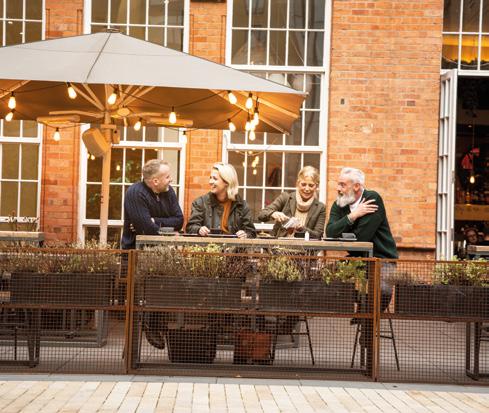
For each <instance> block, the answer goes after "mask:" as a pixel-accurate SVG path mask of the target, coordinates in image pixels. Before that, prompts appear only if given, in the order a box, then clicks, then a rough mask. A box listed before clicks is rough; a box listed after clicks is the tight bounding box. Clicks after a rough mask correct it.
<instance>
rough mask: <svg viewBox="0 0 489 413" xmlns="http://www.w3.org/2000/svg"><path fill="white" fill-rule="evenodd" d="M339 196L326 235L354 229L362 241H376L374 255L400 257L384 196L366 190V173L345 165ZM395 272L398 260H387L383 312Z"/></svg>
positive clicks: (383, 290) (339, 235) (378, 256)
mask: <svg viewBox="0 0 489 413" xmlns="http://www.w3.org/2000/svg"><path fill="white" fill-rule="evenodd" d="M337 191H338V196H337V198H336V201H335V202H334V203H333V205H332V207H331V211H330V214H329V221H328V224H327V225H326V235H327V236H328V237H332V238H338V237H341V234H342V233H344V232H353V233H354V234H355V235H356V237H357V240H358V241H364V242H372V243H373V255H374V257H377V258H389V259H397V258H398V257H399V255H398V253H397V247H396V242H395V241H394V238H393V237H392V234H391V230H390V227H389V222H388V221H387V215H386V212H385V207H384V202H383V201H382V198H381V196H380V195H379V194H378V193H377V192H375V191H371V190H367V189H365V174H364V173H363V172H362V171H361V170H359V169H355V168H343V169H342V170H341V172H340V176H339V178H338V186H337ZM394 272H395V263H389V262H387V263H383V265H382V267H381V289H382V295H381V297H382V298H381V311H384V310H385V309H386V308H387V306H388V305H389V302H390V299H391V295H392V288H391V286H390V285H389V283H388V282H387V281H388V278H389V276H390V275H393V274H394Z"/></svg>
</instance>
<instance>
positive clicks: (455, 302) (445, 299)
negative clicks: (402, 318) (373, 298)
mask: <svg viewBox="0 0 489 413" xmlns="http://www.w3.org/2000/svg"><path fill="white" fill-rule="evenodd" d="M395 312H396V313H398V314H406V315H424V316H438V317H489V288H485V287H469V286H455V285H396V301H395Z"/></svg>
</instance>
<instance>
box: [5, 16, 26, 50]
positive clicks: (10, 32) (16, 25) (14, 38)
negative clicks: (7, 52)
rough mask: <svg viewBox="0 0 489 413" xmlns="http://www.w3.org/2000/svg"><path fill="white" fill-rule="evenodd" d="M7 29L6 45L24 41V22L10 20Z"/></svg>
mask: <svg viewBox="0 0 489 413" xmlns="http://www.w3.org/2000/svg"><path fill="white" fill-rule="evenodd" d="M5 29H6V33H5V46H10V45H12V44H19V43H22V22H19V21H8V22H7V23H6V25H5Z"/></svg>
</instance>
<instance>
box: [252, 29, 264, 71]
mask: <svg viewBox="0 0 489 413" xmlns="http://www.w3.org/2000/svg"><path fill="white" fill-rule="evenodd" d="M266 59H267V32H266V31H264V30H252V31H251V45H250V64H251V65H264V64H266V62H267V61H266Z"/></svg>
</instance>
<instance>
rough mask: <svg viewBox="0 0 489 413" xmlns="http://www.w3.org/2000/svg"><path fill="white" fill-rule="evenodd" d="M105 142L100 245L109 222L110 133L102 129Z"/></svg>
mask: <svg viewBox="0 0 489 413" xmlns="http://www.w3.org/2000/svg"><path fill="white" fill-rule="evenodd" d="M110 121H111V119H110V114H109V113H107V112H105V124H106V125H108V124H110ZM104 134H105V140H106V141H107V142H109V144H110V147H109V150H108V151H107V152H106V153H105V154H104V156H103V162H102V193H101V198H100V243H101V244H107V224H108V221H109V189H110V161H111V155H112V131H111V130H110V129H109V128H105V129H104Z"/></svg>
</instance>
